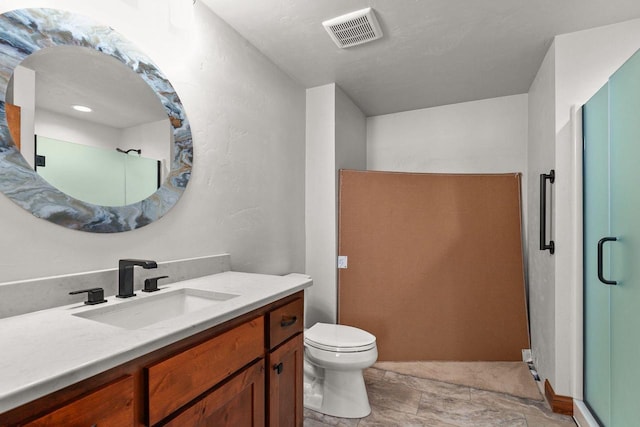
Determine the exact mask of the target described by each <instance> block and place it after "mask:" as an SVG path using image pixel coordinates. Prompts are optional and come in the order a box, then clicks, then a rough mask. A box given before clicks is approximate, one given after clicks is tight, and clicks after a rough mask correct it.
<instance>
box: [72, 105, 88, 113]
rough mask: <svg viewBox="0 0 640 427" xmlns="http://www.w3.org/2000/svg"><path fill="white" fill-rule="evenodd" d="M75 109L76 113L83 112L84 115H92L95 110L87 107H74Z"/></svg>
mask: <svg viewBox="0 0 640 427" xmlns="http://www.w3.org/2000/svg"><path fill="white" fill-rule="evenodd" d="M73 109H74V110H76V111H81V112H83V113H90V112H92V111H93V110H92V109H91V108H89V107H87V106H85V105H73Z"/></svg>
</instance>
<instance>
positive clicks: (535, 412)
mask: <svg viewBox="0 0 640 427" xmlns="http://www.w3.org/2000/svg"><path fill="white" fill-rule="evenodd" d="M470 395H471V401H472V402H476V403H481V404H483V405H485V406H488V407H491V408H496V409H500V410H509V411H517V412H521V413H522V414H524V415H531V416H533V417H540V418H543V419H549V420H551V421H557V422H566V421H567V420H568V421H570V422H572V421H571V420H572V418H571V417H569V416H567V415H561V414H555V413H553V411H552V410H551V408H549V406H548V405H547V403H546V402H545V401H539V400H531V399H521V398H518V397H515V396H510V395H508V394H503V393H495V392H491V391H486V390H477V389H471V393H470Z"/></svg>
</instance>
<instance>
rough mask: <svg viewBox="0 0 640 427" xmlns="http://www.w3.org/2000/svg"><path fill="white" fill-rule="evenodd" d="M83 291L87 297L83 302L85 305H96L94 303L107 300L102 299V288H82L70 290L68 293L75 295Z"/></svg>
mask: <svg viewBox="0 0 640 427" xmlns="http://www.w3.org/2000/svg"><path fill="white" fill-rule="evenodd" d="M85 292H86V293H87V294H88V298H87V300H86V301H85V302H84V303H85V304H86V305H96V304H102V303H103V302H107V300H106V299H104V290H103V289H102V288H91V289H82V290H80V291H72V292H69V295H77V294H82V293H85Z"/></svg>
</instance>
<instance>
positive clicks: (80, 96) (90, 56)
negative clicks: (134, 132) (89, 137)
mask: <svg viewBox="0 0 640 427" xmlns="http://www.w3.org/2000/svg"><path fill="white" fill-rule="evenodd" d="M20 65H22V66H23V67H26V68H29V69H32V70H34V71H35V72H36V92H35V95H36V107H37V108H39V109H44V110H49V111H53V112H56V113H58V114H63V115H66V116H71V117H74V118H76V119H80V120H85V121H90V122H94V123H99V124H102V125H106V126H110V127H113V128H116V129H126V128H129V127H133V126H138V125H143V124H146V123H151V122H156V121H160V120H167V112H166V111H165V109H164V107H163V106H162V103H161V102H160V100H159V99H158V96H157V95H156V94H155V92H154V91H153V90H152V89H151V87H150V86H149V85H148V84H146V83H145V82H144V80H142V79H141V78H140V76H139V75H138V74H136V73H135V72H134V71H133V70H131V69H130V68H129V67H128V66H126V65H124V64H123V63H122V62H120V61H119V60H118V59H116V58H113V57H111V56H109V55H105V54H104V53H101V52H98V51H96V50H93V49H90V48H84V47H79V46H51V47H47V48H46V49H41V50H39V51H37V52H35V53H33V54H31V55H29V56H28V57H27V58H26V59H25V60H24V61H22V63H21V64H20ZM73 105H84V106H87V107H90V108H91V109H92V110H93V111H92V112H91V113H81V112H78V111H75V110H73V109H72V108H71V107H72V106H73Z"/></svg>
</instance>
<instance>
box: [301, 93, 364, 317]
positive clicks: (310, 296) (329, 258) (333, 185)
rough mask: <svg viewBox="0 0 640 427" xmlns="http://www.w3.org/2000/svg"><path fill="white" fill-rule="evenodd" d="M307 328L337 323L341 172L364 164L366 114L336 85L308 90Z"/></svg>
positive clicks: (360, 167)
mask: <svg viewBox="0 0 640 427" xmlns="http://www.w3.org/2000/svg"><path fill="white" fill-rule="evenodd" d="M306 118H307V123H306V147H307V150H306V202H305V205H306V208H305V209H306V221H307V222H306V254H307V257H306V272H307V274H310V275H311V277H312V278H313V286H312V287H311V288H309V289H307V293H306V304H307V307H306V312H305V324H306V325H307V326H311V325H313V324H314V323H316V322H328V323H335V322H336V320H337V298H338V297H337V270H336V263H337V245H338V228H337V225H338V221H337V219H338V218H337V214H338V210H337V209H338V171H339V170H340V169H361V170H364V169H365V166H366V124H365V123H366V122H365V117H364V114H363V113H362V112H361V111H360V109H359V108H358V107H357V106H356V105H355V104H354V103H353V102H352V101H351V99H349V97H347V95H346V94H345V93H344V92H343V91H342V90H341V89H340V88H339V87H338V86H336V85H335V84H334V83H331V84H328V85H324V86H319V87H315V88H311V89H307V111H306Z"/></svg>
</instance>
